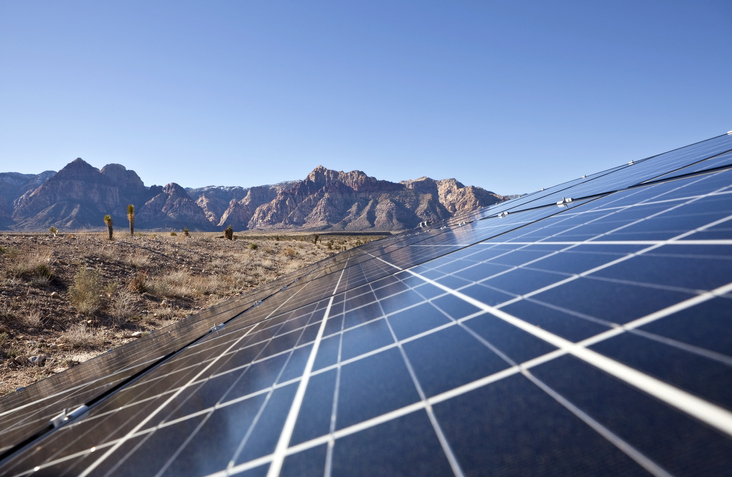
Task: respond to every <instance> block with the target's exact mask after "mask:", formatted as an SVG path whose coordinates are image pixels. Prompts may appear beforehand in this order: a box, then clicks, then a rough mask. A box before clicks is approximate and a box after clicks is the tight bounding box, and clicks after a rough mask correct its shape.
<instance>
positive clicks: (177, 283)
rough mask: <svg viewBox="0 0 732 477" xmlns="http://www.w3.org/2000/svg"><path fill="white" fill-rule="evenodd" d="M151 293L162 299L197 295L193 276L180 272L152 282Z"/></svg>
mask: <svg viewBox="0 0 732 477" xmlns="http://www.w3.org/2000/svg"><path fill="white" fill-rule="evenodd" d="M149 288H150V293H152V294H153V295H155V296H160V297H188V296H192V295H194V294H196V290H195V287H194V286H193V285H192V284H191V276H190V275H189V274H188V273H187V272H184V271H181V270H178V271H175V272H171V273H168V274H166V275H163V276H161V277H159V278H157V279H156V280H154V281H151V282H150V287H149Z"/></svg>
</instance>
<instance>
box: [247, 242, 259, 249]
mask: <svg viewBox="0 0 732 477" xmlns="http://www.w3.org/2000/svg"><path fill="white" fill-rule="evenodd" d="M257 247H258V245H257V244H256V243H254V242H251V243H250V244H249V249H250V250H256V249H257Z"/></svg>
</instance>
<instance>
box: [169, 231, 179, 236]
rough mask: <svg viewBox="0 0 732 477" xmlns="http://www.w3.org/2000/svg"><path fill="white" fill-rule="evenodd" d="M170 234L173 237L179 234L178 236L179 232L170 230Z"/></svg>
mask: <svg viewBox="0 0 732 477" xmlns="http://www.w3.org/2000/svg"><path fill="white" fill-rule="evenodd" d="M170 236H171V237H177V236H178V234H177V233H175V232H170Z"/></svg>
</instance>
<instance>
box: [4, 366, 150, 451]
mask: <svg viewBox="0 0 732 477" xmlns="http://www.w3.org/2000/svg"><path fill="white" fill-rule="evenodd" d="M153 361H154V360H153ZM146 365H147V363H141V364H138V365H137V366H136V368H139V367H144V366H146ZM134 369H135V368H133V369H132V370H130V369H126V370H124V371H126V372H130V371H134ZM123 379H124V376H123V377H120V378H119V379H118V380H117V381H120V380H123ZM98 381H102V382H105V381H107V378H100V379H98V380H95V381H94V382H92V383H84V384H80V385H78V386H75V387H73V388H71V389H69V390H68V392H65V393H57V394H54V395H51V396H49V397H48V399H52V398H57V401H56V403H58V402H61V403H63V404H67V403H78V402H86V401H85V400H86V399H87V398H88V396H89V395H91V396H94V395H97V394H98V393H99V392H101V391H96V389H98V388H99V389H101V390H104V389H105V388H108V387H109V386H110V385H111V383H110V384H101V385H99V386H94V384H95V383H97V382H98ZM97 384H98V383H97ZM90 387H91V389H89V388H90ZM64 394H65V395H67V396H66V397H65V398H64V400H63V401H58V397H59V396H63V395H64ZM85 396H87V397H85ZM40 401H41V400H39V401H34V402H30V403H28V404H27V405H25V406H24V407H26V408H27V407H30V406H33V405H34V404H38V403H39V402H40ZM55 407H56V406H47V405H44V406H43V407H40V408H38V409H37V410H36V411H35V412H34V413H26V414H22V415H20V416H18V419H19V420H18V421H15V422H13V424H12V425H9V424H8V422H5V423H4V424H3V427H4V432H3V435H4V436H6V437H8V436H12V435H13V434H11V431H12V430H14V429H17V431H18V432H20V433H21V434H20V437H21V440H22V438H23V437H25V436H26V435H30V434H28V433H27V431H21V429H22V428H27V427H28V426H35V427H34V429H36V428H39V427H38V426H41V428H42V427H45V426H46V425H47V424H48V423H49V422H50V421H51V419H52V418H53V417H55V416H56V415H57V414H58V411H57V409H55ZM31 420H32V421H31ZM29 421H30V422H29ZM31 434H32V432H31ZM9 442H12V444H15V442H17V441H16V440H15V439H11V441H9Z"/></svg>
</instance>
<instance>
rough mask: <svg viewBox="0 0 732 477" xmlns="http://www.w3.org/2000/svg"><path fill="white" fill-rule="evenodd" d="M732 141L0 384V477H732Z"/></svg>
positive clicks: (509, 208)
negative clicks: (47, 373) (8, 387)
mask: <svg viewBox="0 0 732 477" xmlns="http://www.w3.org/2000/svg"><path fill="white" fill-rule="evenodd" d="M730 149H732V136H727V135H725V136H719V137H716V138H712V139H710V140H707V141H703V142H701V143H697V144H693V145H691V146H687V147H685V148H680V149H676V150H674V151H670V152H668V153H664V154H660V155H658V156H654V157H651V158H647V159H644V160H641V161H636V162H634V163H633V164H624V165H622V166H619V167H617V168H615V169H611V170H609V171H605V172H603V173H599V174H595V175H590V176H587V177H584V178H581V179H578V180H575V181H571V182H569V183H566V184H563V185H560V186H557V187H555V188H550V189H547V190H546V191H540V192H537V193H534V194H531V195H528V196H525V197H522V198H518V199H514V200H512V201H508V202H505V203H501V204H497V205H495V206H493V207H489V208H485V209H481V210H479V211H475V212H472V213H466V214H462V215H461V216H459V217H456V218H455V219H453V220H450V221H446V222H443V223H435V224H428V225H427V226H424V225H423V226H422V227H421V228H419V229H415V230H411V231H409V232H406V233H403V234H400V235H397V236H394V237H390V238H387V239H383V240H379V241H375V242H372V243H369V244H367V245H364V246H361V247H358V248H355V249H352V250H348V251H346V252H343V253H341V254H339V255H336V256H335V257H332V258H331V259H329V260H326V261H323V262H320V263H319V264H316V265H314V266H311V267H308V268H307V269H304V270H301V271H299V272H296V273H295V274H294V275H290V276H287V277H284V278H283V279H281V280H279V281H277V282H274V283H272V284H269V285H267V286H266V287H264V288H262V289H258V290H255V291H253V292H251V293H249V294H248V295H246V296H243V297H241V298H238V299H236V300H232V301H230V302H226V303H223V304H221V305H218V306H217V307H214V308H212V309H210V310H207V311H206V312H204V313H202V314H200V315H196V316H192V317H189V318H188V319H187V320H185V321H184V322H182V323H179V324H178V325H176V326H175V327H174V328H170V329H165V330H161V331H159V332H157V333H156V334H153V336H151V337H149V338H147V339H143V340H140V341H138V342H136V343H135V344H134V345H133V346H126V347H123V348H121V349H119V350H115V351H112V352H110V353H107V354H106V355H104V356H102V357H99V358H96V359H95V360H91V361H90V362H88V363H84V364H82V365H80V366H79V367H77V368H74V369H72V370H70V371H68V372H66V373H62V374H61V375H58V376H56V377H54V378H49V379H48V380H46V381H43V382H41V383H39V384H36V385H34V386H31V387H29V388H28V389H26V390H23V391H20V392H18V393H16V394H15V395H11V396H8V397H5V398H3V399H2V400H0V426H2V429H3V432H2V437H0V446H1V447H0V451H2V452H3V453H4V454H3V460H2V461H1V462H0V474H2V475H161V476H162V475H222V476H223V475H243V476H253V475H271V476H274V475H298V476H302V475H325V476H330V475H451V474H454V475H458V476H462V475H466V476H468V475H608V474H609V475H648V474H652V475H664V476H666V475H724V474H726V473H729V469H730V468H732V440H731V439H730V436H731V435H732V412H731V410H732V391H731V390H732V374H731V372H730V370H731V369H732V368H731V366H732V331H731V330H732V327H730V322H731V320H732V306H730V305H732V168H730V163H729V158H730V156H729V154H730V152H729V151H730ZM567 199H572V200H571V201H570V200H567ZM505 212H508V214H506V213H505ZM222 323H225V325H224V326H220V325H221V324H222ZM82 405H83V406H85V407H82V408H80V410H79V411H78V412H76V413H71V416H70V417H68V418H64V417H63V416H64V415H63V414H61V415H60V417H59V414H60V413H62V411H63V409H64V408H67V409H68V410H69V411H73V410H74V409H76V408H78V407H79V406H82ZM54 418H56V421H55V424H51V420H52V419H54Z"/></svg>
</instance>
